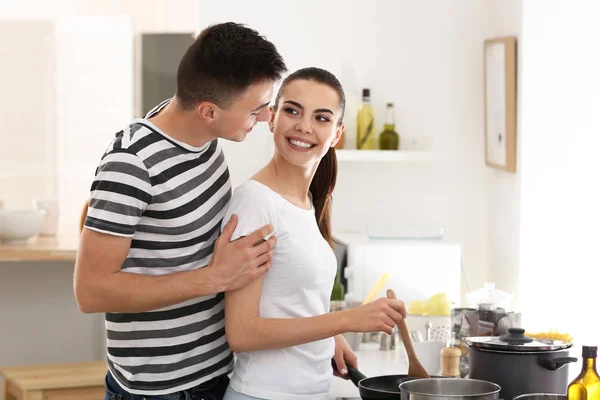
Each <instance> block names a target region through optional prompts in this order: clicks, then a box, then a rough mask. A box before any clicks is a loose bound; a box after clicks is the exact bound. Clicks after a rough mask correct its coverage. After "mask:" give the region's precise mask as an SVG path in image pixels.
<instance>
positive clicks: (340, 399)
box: [335, 397, 361, 400]
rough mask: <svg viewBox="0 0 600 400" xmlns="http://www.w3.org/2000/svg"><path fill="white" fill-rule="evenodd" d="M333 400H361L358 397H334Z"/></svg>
mask: <svg viewBox="0 0 600 400" xmlns="http://www.w3.org/2000/svg"><path fill="white" fill-rule="evenodd" d="M335 400H361V398H360V397H336V398H335Z"/></svg>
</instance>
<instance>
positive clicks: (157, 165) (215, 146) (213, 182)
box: [85, 100, 233, 396]
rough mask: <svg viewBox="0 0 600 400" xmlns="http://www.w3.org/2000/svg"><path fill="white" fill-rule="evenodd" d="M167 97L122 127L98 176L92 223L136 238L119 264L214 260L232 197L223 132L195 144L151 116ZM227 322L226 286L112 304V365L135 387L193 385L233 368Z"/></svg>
mask: <svg viewBox="0 0 600 400" xmlns="http://www.w3.org/2000/svg"><path fill="white" fill-rule="evenodd" d="M167 104H169V100H166V101H164V102H163V103H161V104H159V105H158V106H157V107H155V108H154V109H153V110H152V111H150V112H149V113H148V115H147V116H146V117H145V118H143V119H136V120H134V121H133V123H132V124H131V125H129V126H128V127H127V128H126V129H124V130H122V131H120V132H118V133H117V134H116V136H115V138H114V140H113V142H112V143H111V145H110V147H109V148H108V150H107V151H106V153H105V154H104V156H103V157H102V160H101V161H100V164H99V165H98V168H97V170H96V177H95V179H94V183H93V184H92V190H91V200H90V207H89V210H88V216H87V218H86V221H85V226H86V227H87V228H89V229H93V230H96V231H99V232H103V233H108V234H111V235H119V236H126V237H131V238H132V242H131V248H130V250H129V253H128V255H127V259H126V260H125V262H124V263H123V265H122V267H121V269H122V270H123V271H127V272H129V273H136V274H145V275H166V274H171V273H175V272H181V271H189V270H193V269H197V268H202V267H204V266H206V265H208V263H209V262H210V259H211V257H212V252H213V248H214V243H215V241H216V239H217V237H218V236H219V234H220V225H221V220H222V218H223V214H224V211H225V207H226V206H227V204H228V202H229V199H230V198H231V183H230V180H229V171H228V169H227V164H226V163H225V158H224V156H223V151H222V149H221V147H220V146H219V143H218V142H217V141H213V142H210V143H207V144H206V145H205V146H203V147H201V148H195V147H192V146H190V145H187V144H185V143H181V142H178V141H176V140H174V139H173V138H171V137H169V136H167V135H166V134H165V133H163V132H161V131H160V129H158V128H157V127H156V126H154V125H153V124H152V123H151V122H150V121H148V119H149V118H150V117H152V116H153V115H154V114H156V113H157V112H159V111H160V110H161V109H162V108H163V107H165V106H166V105H167ZM224 325H225V323H224V311H223V295H222V294H217V295H211V296H205V297H201V298H198V299H193V300H190V301H187V302H184V303H181V304H177V305H174V306H170V307H165V308H162V309H160V310H154V311H151V312H145V313H128V314H120V313H107V314H106V330H107V345H108V361H109V368H110V370H111V372H112V374H113V375H114V377H115V378H116V379H117V380H119V382H120V383H121V384H122V385H123V386H124V387H125V388H127V390H128V391H130V392H131V393H134V394H138V395H148V396H152V395H162V394H168V393H173V392H177V391H180V390H185V389H188V388H191V387H193V386H196V385H199V384H201V383H203V382H205V381H208V380H210V379H212V378H214V377H216V376H219V375H222V374H225V373H228V372H229V371H231V368H232V365H233V354H232V352H231V350H230V349H229V346H228V345H227V341H226V339H225V329H224Z"/></svg>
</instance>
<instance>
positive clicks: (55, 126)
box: [0, 17, 134, 231]
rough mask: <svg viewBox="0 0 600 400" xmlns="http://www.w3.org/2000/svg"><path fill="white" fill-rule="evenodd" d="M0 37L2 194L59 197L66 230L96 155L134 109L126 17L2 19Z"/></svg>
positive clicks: (17, 199)
mask: <svg viewBox="0 0 600 400" xmlns="http://www.w3.org/2000/svg"><path fill="white" fill-rule="evenodd" d="M0 41H1V43H2V46H1V47H2V49H3V51H4V52H5V53H4V56H3V66H2V71H3V74H0V87H2V88H3V91H2V92H3V96H2V98H1V99H0V102H1V104H0V109H1V110H2V111H1V114H0V115H1V116H2V117H1V119H0V143H2V145H1V146H0V195H5V196H8V198H9V199H8V203H9V204H11V205H12V206H14V207H29V206H30V201H31V199H32V198H55V199H58V200H59V201H60V208H61V210H60V211H61V228H62V229H63V230H66V231H72V230H73V229H75V228H76V226H77V221H78V218H79V212H80V210H81V208H82V206H83V204H84V202H85V200H86V198H87V197H88V194H89V188H90V185H91V182H92V179H93V176H94V171H95V168H96V165H97V163H98V161H99V159H100V157H101V156H102V153H103V152H104V150H105V149H106V147H107V145H108V143H109V142H110V140H111V138H112V136H114V134H115V133H116V132H117V131H119V130H120V129H122V128H123V127H124V126H125V125H126V124H127V123H128V122H129V121H130V120H131V118H132V117H133V114H134V113H133V109H134V104H133V103H134V87H133V73H134V67H133V61H134V60H133V57H134V56H133V28H132V23H131V19H130V18H128V17H67V18H59V19H51V20H50V19H48V20H1V21H0ZM7 55H8V56H7Z"/></svg>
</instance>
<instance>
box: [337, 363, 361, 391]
mask: <svg viewBox="0 0 600 400" xmlns="http://www.w3.org/2000/svg"><path fill="white" fill-rule="evenodd" d="M331 365H332V366H333V368H334V369H335V370H336V371H337V370H338V368H337V364H336V363H335V360H334V359H333V358H332V359H331ZM346 369H347V370H348V378H350V380H351V381H352V383H354V386H356V387H358V382H360V381H362V380H363V379H365V378H366V377H367V376H366V375H365V374H363V373H362V372H360V371H359V370H357V369H356V368H354V367H353V366H351V365H350V364H346Z"/></svg>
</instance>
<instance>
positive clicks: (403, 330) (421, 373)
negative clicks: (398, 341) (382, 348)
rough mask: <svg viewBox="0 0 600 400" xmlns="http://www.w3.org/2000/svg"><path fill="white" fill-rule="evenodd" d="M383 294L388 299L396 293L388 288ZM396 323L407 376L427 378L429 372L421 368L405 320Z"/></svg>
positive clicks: (394, 296)
mask: <svg viewBox="0 0 600 400" xmlns="http://www.w3.org/2000/svg"><path fill="white" fill-rule="evenodd" d="M385 294H386V296H387V298H388V299H395V298H396V294H395V293H394V291H393V290H392V289H388V290H387V291H386V293H385ZM396 323H397V324H398V331H400V336H401V337H402V343H403V344H404V348H405V349H406V355H408V376H414V377H417V378H429V374H428V373H427V371H425V368H423V366H422V365H421V363H420V362H419V359H418V358H417V355H416V354H415V349H414V348H413V345H412V341H411V339H410V335H409V334H408V327H407V326H406V321H405V320H404V318H402V319H401V320H400V321H396Z"/></svg>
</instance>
